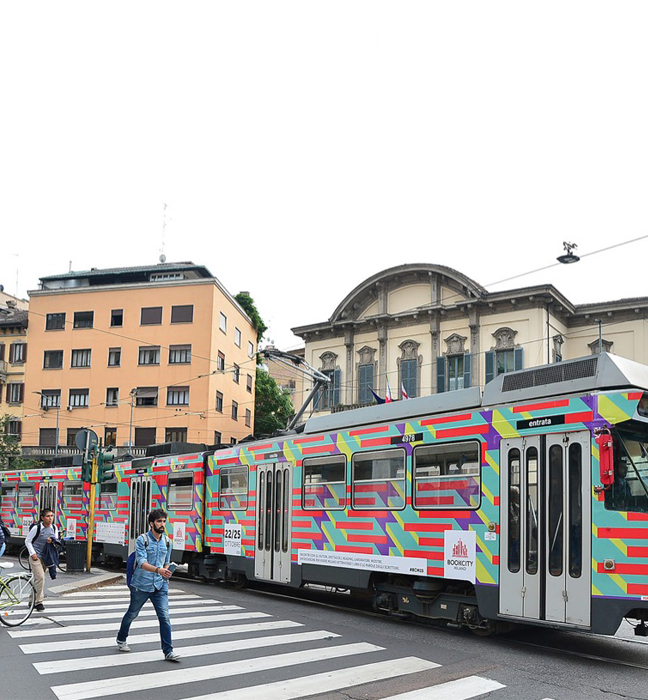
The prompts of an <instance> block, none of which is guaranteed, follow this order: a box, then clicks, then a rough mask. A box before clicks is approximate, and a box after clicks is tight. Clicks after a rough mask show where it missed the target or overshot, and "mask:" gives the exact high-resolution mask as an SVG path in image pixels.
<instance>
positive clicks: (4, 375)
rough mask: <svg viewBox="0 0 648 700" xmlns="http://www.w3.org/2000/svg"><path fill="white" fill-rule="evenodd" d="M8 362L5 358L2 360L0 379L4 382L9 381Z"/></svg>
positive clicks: (0, 362) (0, 363) (0, 361)
mask: <svg viewBox="0 0 648 700" xmlns="http://www.w3.org/2000/svg"><path fill="white" fill-rule="evenodd" d="M7 372H8V368H7V363H6V361H5V360H0V381H1V382H4V383H5V384H6V383H7Z"/></svg>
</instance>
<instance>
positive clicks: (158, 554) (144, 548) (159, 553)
mask: <svg viewBox="0 0 648 700" xmlns="http://www.w3.org/2000/svg"><path fill="white" fill-rule="evenodd" d="M145 538H146V540H147V542H146V544H145ZM135 552H136V554H135V561H136V562H137V566H136V567H135V571H133V578H132V579H131V587H132V588H137V590H138V591H146V592H147V593H153V592H154V591H155V590H161V589H164V588H166V589H168V588H169V582H168V580H167V579H165V578H164V577H162V576H161V575H160V574H156V573H155V571H145V570H144V569H142V564H144V563H145V562H148V563H149V564H151V566H155V567H158V566H159V567H160V568H162V567H163V566H164V565H165V564H168V563H169V560H170V557H171V543H170V541H169V538H168V537H167V536H166V535H162V537H160V539H159V540H156V539H155V537H153V535H152V534H151V531H150V530H149V531H148V532H147V533H146V534H144V535H141V536H140V537H138V538H137V540H136V541H135Z"/></svg>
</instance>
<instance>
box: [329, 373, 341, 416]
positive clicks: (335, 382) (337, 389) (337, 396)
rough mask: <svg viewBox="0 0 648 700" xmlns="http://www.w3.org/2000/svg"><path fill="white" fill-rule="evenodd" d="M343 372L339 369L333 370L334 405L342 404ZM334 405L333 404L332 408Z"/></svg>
mask: <svg viewBox="0 0 648 700" xmlns="http://www.w3.org/2000/svg"><path fill="white" fill-rule="evenodd" d="M341 374H342V373H341V371H340V370H339V369H336V370H335V372H333V406H338V405H339V404H340V384H341V381H340V377H341ZM333 406H331V408H332V407H333Z"/></svg>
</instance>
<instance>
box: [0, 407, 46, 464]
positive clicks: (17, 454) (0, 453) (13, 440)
mask: <svg viewBox="0 0 648 700" xmlns="http://www.w3.org/2000/svg"><path fill="white" fill-rule="evenodd" d="M13 420H15V419H14V417H13V416H10V415H9V414H6V413H5V415H4V416H0V469H38V468H39V467H41V466H42V464H43V463H42V462H39V461H38V460H35V459H24V458H23V456H22V453H21V450H20V436H19V435H15V434H12V433H10V432H9V423H10V422H11V421H13Z"/></svg>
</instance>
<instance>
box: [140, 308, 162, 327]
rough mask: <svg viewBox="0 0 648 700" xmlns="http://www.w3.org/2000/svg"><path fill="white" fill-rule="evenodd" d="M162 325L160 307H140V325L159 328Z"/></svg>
mask: <svg viewBox="0 0 648 700" xmlns="http://www.w3.org/2000/svg"><path fill="white" fill-rule="evenodd" d="M161 323H162V307H161V306H144V307H142V311H141V316H140V324H141V325H142V326H159V325H160V324H161Z"/></svg>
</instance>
